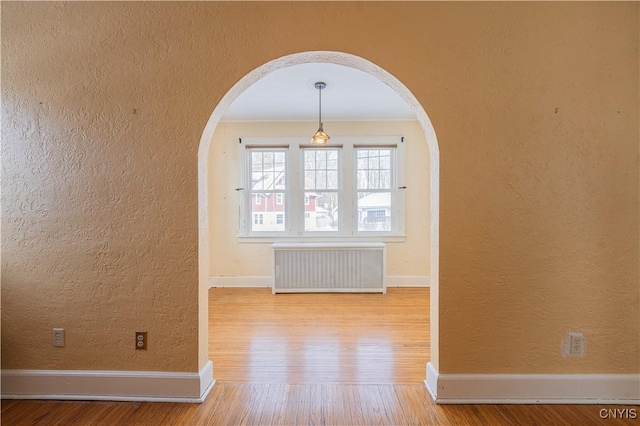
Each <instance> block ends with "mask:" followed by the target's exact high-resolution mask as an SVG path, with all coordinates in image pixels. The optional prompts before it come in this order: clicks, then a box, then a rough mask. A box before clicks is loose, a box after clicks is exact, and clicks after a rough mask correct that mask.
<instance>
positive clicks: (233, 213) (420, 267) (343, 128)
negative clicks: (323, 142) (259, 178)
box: [209, 121, 429, 277]
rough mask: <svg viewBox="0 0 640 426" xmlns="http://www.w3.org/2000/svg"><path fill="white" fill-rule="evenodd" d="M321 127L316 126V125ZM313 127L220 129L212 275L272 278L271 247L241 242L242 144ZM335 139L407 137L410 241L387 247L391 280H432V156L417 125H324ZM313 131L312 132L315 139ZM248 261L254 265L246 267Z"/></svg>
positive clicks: (214, 152)
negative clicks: (242, 139) (245, 139)
mask: <svg viewBox="0 0 640 426" xmlns="http://www.w3.org/2000/svg"><path fill="white" fill-rule="evenodd" d="M315 125H316V127H317V123H315ZM313 126H314V123H304V122H292V123H282V122H279V123H246V122H245V123H231V122H229V123H220V124H219V125H218V127H217V128H216V132H215V134H214V137H213V141H212V143H211V151H210V157H209V170H210V171H211V173H210V174H209V194H210V196H209V211H210V214H209V218H210V221H209V229H210V247H211V248H212V249H211V253H210V254H211V257H210V258H211V261H210V268H211V270H210V275H212V276H231V277H233V276H266V275H271V268H272V266H271V244H272V243H239V242H238V238H237V236H238V194H237V192H236V191H235V188H237V187H238V138H239V137H251V136H254V137H261V136H265V137H266V136H273V137H277V136H283V137H284V136H300V135H305V134H307V133H309V128H313ZM325 128H326V129H327V131H329V130H328V129H331V132H330V135H331V136H332V137H333V136H375V135H381V136H384V135H389V136H404V137H405V157H406V158H405V164H403V165H401V166H400V167H402V168H403V169H404V173H405V185H406V186H407V190H406V215H405V228H406V235H407V238H406V240H405V242H402V243H392V242H389V243H387V274H388V275H402V276H416V275H417V276H425V275H429V234H428V232H427V233H425V229H426V230H428V229H429V152H428V147H427V141H426V139H425V137H424V133H423V132H422V129H421V128H420V124H419V123H418V122H417V121H402V122H400V121H396V122H394V121H387V122H326V123H325ZM313 131H314V130H312V131H311V133H313ZM248 259H251V260H250V261H248Z"/></svg>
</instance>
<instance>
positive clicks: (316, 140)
mask: <svg viewBox="0 0 640 426" xmlns="http://www.w3.org/2000/svg"><path fill="white" fill-rule="evenodd" d="M325 87H327V85H326V84H325V83H323V82H321V81H319V82H317V83H316V89H318V131H317V132H316V134H315V135H313V138H312V139H311V142H312V143H313V144H315V145H325V144H326V143H327V142H329V135H328V134H326V133H325V132H324V128H323V127H322V89H324V88H325Z"/></svg>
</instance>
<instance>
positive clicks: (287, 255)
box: [271, 243, 386, 294]
mask: <svg viewBox="0 0 640 426" xmlns="http://www.w3.org/2000/svg"><path fill="white" fill-rule="evenodd" d="M271 247H273V293H274V294H275V293H312V292H313V293H319V292H341V293H346V292H354V293H355V292H360V293H386V287H385V280H384V278H385V264H386V259H385V245H384V244H383V243H275V244H273V245H272V246H271Z"/></svg>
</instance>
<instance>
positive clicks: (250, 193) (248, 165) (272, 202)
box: [240, 137, 404, 238]
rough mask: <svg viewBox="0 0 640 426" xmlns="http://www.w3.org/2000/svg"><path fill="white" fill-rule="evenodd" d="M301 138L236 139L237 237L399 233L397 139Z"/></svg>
mask: <svg viewBox="0 0 640 426" xmlns="http://www.w3.org/2000/svg"><path fill="white" fill-rule="evenodd" d="M306 139H307V138H249V143H243V144H242V146H241V151H240V152H241V156H240V168H241V170H244V171H243V172H242V176H241V178H242V179H244V183H241V187H243V188H244V192H243V194H244V197H243V198H241V200H245V201H244V202H241V206H240V215H241V229H240V236H247V237H250V236H269V237H271V238H277V237H279V236H281V237H291V236H298V237H303V238H313V237H315V236H320V237H322V236H324V237H327V236H334V237H336V238H342V237H344V238H348V237H358V236H367V235H370V236H373V235H380V236H385V235H388V236H402V235H403V233H404V224H403V222H404V220H403V219H404V202H403V197H402V191H401V190H400V189H399V188H398V187H399V186H400V184H401V178H402V174H401V168H400V167H399V166H398V161H399V160H401V159H402V158H403V157H402V155H401V154H402V150H401V149H400V148H401V147H402V146H401V144H400V143H399V140H398V139H399V138H396V139H393V138H391V137H379V138H375V137H372V138H364V137H362V138H355V137H353V138H342V139H343V140H338V139H340V138H339V137H334V138H332V141H331V142H332V143H333V141H334V139H336V140H338V141H337V142H336V143H333V144H329V145H328V146H324V147H317V146H312V145H310V144H308V141H307V140H306ZM243 140H247V139H245V138H243ZM251 200H255V202H251ZM246 217H250V218H252V219H253V220H251V221H250V222H248V223H247V221H246V220H244V219H243V218H246Z"/></svg>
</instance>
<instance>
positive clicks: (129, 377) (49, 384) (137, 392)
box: [2, 361, 215, 403]
mask: <svg viewBox="0 0 640 426" xmlns="http://www.w3.org/2000/svg"><path fill="white" fill-rule="evenodd" d="M214 384H215V380H213V364H212V363H211V361H208V362H207V363H206V364H205V366H204V367H203V368H202V369H201V370H200V372H199V373H173V372H163V371H91V370H3V371H2V398H3V399H57V400H85V401H87V400H89V401H149V402H188V403H201V402H204V400H205V399H206V397H207V395H208V394H209V391H210V390H211V388H212V387H213V385H214Z"/></svg>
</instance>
